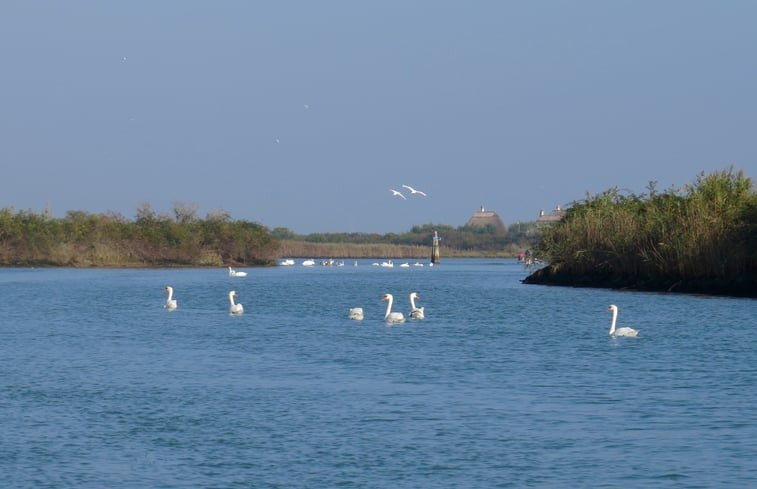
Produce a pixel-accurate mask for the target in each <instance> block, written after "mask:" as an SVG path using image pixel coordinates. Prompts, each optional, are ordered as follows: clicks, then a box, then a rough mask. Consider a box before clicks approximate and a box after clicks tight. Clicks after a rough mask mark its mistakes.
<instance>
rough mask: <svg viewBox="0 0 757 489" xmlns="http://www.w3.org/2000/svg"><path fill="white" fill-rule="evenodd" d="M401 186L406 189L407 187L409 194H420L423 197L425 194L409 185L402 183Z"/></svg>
mask: <svg viewBox="0 0 757 489" xmlns="http://www.w3.org/2000/svg"><path fill="white" fill-rule="evenodd" d="M403 187H405V188H406V189H408V190H409V191H410V193H411V194H421V195H422V196H424V197H425V196H426V194H425V193H424V192H421V191H420V190H415V189H414V188H413V187H411V186H410V185H403Z"/></svg>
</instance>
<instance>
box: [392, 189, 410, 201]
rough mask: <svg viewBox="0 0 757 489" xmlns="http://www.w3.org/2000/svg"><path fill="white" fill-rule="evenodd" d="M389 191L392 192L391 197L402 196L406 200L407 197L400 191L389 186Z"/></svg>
mask: <svg viewBox="0 0 757 489" xmlns="http://www.w3.org/2000/svg"><path fill="white" fill-rule="evenodd" d="M389 191H390V192H391V193H392V197H402V198H403V199H405V200H407V197H405V196H404V195H402V192H398V191H396V190H394V189H393V188H390V189H389Z"/></svg>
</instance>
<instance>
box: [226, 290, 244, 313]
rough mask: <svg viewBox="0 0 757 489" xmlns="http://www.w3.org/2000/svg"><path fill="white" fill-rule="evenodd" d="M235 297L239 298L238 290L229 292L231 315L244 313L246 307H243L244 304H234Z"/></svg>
mask: <svg viewBox="0 0 757 489" xmlns="http://www.w3.org/2000/svg"><path fill="white" fill-rule="evenodd" d="M234 297H239V294H237V291H236V290H232V291H231V292H229V304H231V305H230V306H229V313H230V314H242V313H243V312H244V307H242V304H234Z"/></svg>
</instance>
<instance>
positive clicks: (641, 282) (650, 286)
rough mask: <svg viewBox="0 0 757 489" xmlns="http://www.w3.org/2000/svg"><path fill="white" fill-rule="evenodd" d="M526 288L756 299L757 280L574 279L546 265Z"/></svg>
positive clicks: (606, 275) (610, 276) (528, 279)
mask: <svg viewBox="0 0 757 489" xmlns="http://www.w3.org/2000/svg"><path fill="white" fill-rule="evenodd" d="M521 282H522V283H524V284H528V285H547V286H562V287H586V288H602V289H615V290H629V291H635V292H660V293H674V294H698V295H708V296H720V297H722V296H727V297H739V298H749V299H757V278H754V277H751V278H750V277H738V278H736V279H734V280H725V279H706V278H700V279H663V278H660V279H653V278H641V277H628V276H623V275H618V274H613V273H607V272H604V273H596V274H592V275H574V274H573V273H571V272H569V271H558V270H556V267H554V266H553V265H547V266H545V267H544V268H540V269H539V270H536V271H535V272H533V273H531V274H530V275H529V276H527V277H526V278H525V279H523V280H522V281H521Z"/></svg>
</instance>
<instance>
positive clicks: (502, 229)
mask: <svg viewBox="0 0 757 489" xmlns="http://www.w3.org/2000/svg"><path fill="white" fill-rule="evenodd" d="M489 225H491V226H494V229H496V230H497V234H505V233H507V226H505V223H503V222H502V219H500V217H499V216H498V215H497V213H496V212H494V211H487V210H485V209H484V206H481V210H480V211H478V212H474V213H473V216H471V218H470V219H468V222H467V223H466V226H481V227H486V226H489Z"/></svg>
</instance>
